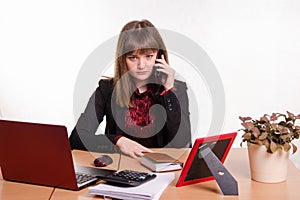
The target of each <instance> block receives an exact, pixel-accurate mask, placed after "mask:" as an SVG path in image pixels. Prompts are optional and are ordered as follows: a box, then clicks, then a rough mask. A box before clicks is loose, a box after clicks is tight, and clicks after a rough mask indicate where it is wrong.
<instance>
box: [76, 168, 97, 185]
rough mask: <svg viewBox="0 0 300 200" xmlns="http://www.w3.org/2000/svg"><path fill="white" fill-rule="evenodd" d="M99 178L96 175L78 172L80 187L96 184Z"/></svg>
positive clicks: (77, 177) (77, 178) (77, 179)
mask: <svg viewBox="0 0 300 200" xmlns="http://www.w3.org/2000/svg"><path fill="white" fill-rule="evenodd" d="M97 180H98V179H97V178H96V177H94V176H91V175H88V174H83V173H78V172H76V181H77V185H78V187H79V188H80V187H83V186H88V185H92V184H94V183H95V182H96V181H97Z"/></svg>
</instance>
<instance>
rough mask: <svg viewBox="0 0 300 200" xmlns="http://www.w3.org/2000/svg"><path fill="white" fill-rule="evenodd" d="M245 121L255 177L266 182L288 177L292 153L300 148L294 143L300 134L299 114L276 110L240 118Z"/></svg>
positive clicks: (252, 174)
mask: <svg viewBox="0 0 300 200" xmlns="http://www.w3.org/2000/svg"><path fill="white" fill-rule="evenodd" d="M239 119H240V120H241V121H242V123H241V124H242V126H243V127H244V128H243V129H240V130H239V131H243V132H244V133H243V135H242V138H243V140H242V142H241V144H240V145H241V146H242V143H243V142H247V146H248V155H249V163H250V171H251V178H252V179H253V180H256V181H259V182H265V183H276V182H282V181H285V180H286V176H287V165H288V162H287V161H288V159H289V154H290V152H291V150H292V153H295V152H296V151H297V147H296V146H295V145H294V144H293V143H292V141H293V140H294V139H298V138H299V135H300V126H298V125H297V124H296V121H297V120H298V119H300V114H299V115H294V114H293V113H291V112H288V111H287V113H286V114H282V113H272V114H271V115H267V114H265V115H263V116H262V117H260V119H252V118H251V117H239Z"/></svg>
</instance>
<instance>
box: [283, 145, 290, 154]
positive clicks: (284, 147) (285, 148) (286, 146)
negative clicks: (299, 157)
mask: <svg viewBox="0 0 300 200" xmlns="http://www.w3.org/2000/svg"><path fill="white" fill-rule="evenodd" d="M283 149H284V151H286V152H288V151H289V150H290V149H291V145H290V144H289V143H285V144H284V145H283Z"/></svg>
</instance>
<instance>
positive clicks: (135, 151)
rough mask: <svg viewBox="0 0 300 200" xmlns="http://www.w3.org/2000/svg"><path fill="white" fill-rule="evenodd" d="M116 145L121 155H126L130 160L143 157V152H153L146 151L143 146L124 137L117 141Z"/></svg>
mask: <svg viewBox="0 0 300 200" xmlns="http://www.w3.org/2000/svg"><path fill="white" fill-rule="evenodd" d="M116 145H117V147H119V148H120V150H121V151H122V153H124V154H127V155H129V156H130V157H132V158H137V157H141V156H143V155H144V154H143V152H153V151H152V150H151V149H148V148H147V147H144V146H143V145H141V144H139V143H137V142H135V141H133V140H130V139H128V138H126V137H124V136H123V137H121V138H120V139H119V140H118V141H117V143H116Z"/></svg>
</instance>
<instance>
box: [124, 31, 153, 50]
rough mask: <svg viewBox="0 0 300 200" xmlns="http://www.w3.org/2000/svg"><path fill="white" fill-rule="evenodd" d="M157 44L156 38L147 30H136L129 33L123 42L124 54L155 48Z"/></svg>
mask: <svg viewBox="0 0 300 200" xmlns="http://www.w3.org/2000/svg"><path fill="white" fill-rule="evenodd" d="M157 49H159V44H158V42H157V40H155V38H154V37H153V35H151V32H150V33H149V32H148V31H143V30H142V31H136V32H135V33H133V34H130V35H129V37H128V38H127V40H126V41H125V44H124V51H123V53H124V54H128V53H132V52H135V51H137V53H144V52H146V51H147V50H157Z"/></svg>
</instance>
